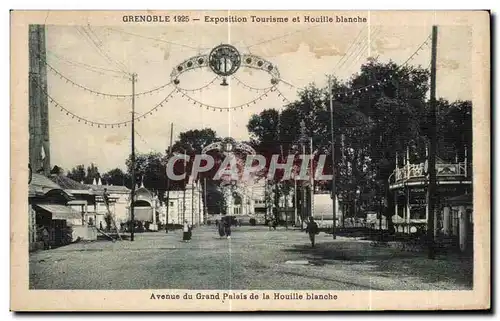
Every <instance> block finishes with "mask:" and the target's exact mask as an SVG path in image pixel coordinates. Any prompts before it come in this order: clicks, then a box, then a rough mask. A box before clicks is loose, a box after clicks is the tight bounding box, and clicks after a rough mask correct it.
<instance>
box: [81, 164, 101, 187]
mask: <svg viewBox="0 0 500 321" xmlns="http://www.w3.org/2000/svg"><path fill="white" fill-rule="evenodd" d="M99 177H101V175H100V174H99V169H98V168H97V166H96V165H94V163H91V164H90V166H88V167H87V175H86V176H85V180H84V182H85V184H92V183H93V182H94V179H95V180H96V183H97V181H98V179H99Z"/></svg>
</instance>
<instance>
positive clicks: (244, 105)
mask: <svg viewBox="0 0 500 321" xmlns="http://www.w3.org/2000/svg"><path fill="white" fill-rule="evenodd" d="M275 89H276V87H275V86H273V87H272V88H270V89H269V90H266V91H265V92H263V93H262V94H261V95H259V96H258V97H257V98H254V99H252V100H251V101H248V102H246V103H243V104H240V105H237V106H230V107H220V106H213V105H209V104H205V103H204V102H201V101H199V100H196V99H194V98H193V97H191V96H189V94H188V93H187V92H184V91H183V90H181V89H177V91H178V92H179V93H180V94H181V95H182V97H183V98H185V99H186V100H187V101H188V102H190V103H193V105H196V106H199V107H201V108H206V109H207V110H212V111H217V110H218V111H220V112H222V111H224V110H225V111H230V110H237V109H243V108H245V107H250V105H252V104H254V105H255V104H257V101H260V100H262V99H263V98H264V97H267V96H268V94H269V93H270V92H272V91H275Z"/></svg>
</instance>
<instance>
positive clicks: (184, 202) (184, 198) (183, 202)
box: [182, 150, 187, 224]
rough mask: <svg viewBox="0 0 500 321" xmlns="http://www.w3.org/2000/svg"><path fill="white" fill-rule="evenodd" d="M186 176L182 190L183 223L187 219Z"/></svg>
mask: <svg viewBox="0 0 500 321" xmlns="http://www.w3.org/2000/svg"><path fill="white" fill-rule="evenodd" d="M184 174H186V150H184ZM186 178H187V176H186V177H185V178H184V188H183V191H182V224H184V222H185V221H186Z"/></svg>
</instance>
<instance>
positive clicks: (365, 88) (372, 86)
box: [279, 35, 431, 103]
mask: <svg viewBox="0 0 500 321" xmlns="http://www.w3.org/2000/svg"><path fill="white" fill-rule="evenodd" d="M429 40H431V35H429V36H428V37H427V38H426V39H425V40H424V42H422V44H421V45H420V46H419V47H418V48H417V49H416V50H415V51H414V52H413V53H412V54H411V55H410V56H409V57H408V59H406V60H405V61H404V62H403V63H402V64H401V65H400V66H399V67H398V68H397V69H396V70H395V71H394V73H397V72H399V71H400V70H401V69H402V68H403V67H405V66H406V65H408V64H409V63H410V61H412V60H413V59H414V58H415V57H416V56H417V55H418V54H419V53H420V51H421V50H422V49H423V48H424V46H426V45H428V44H429ZM393 77H394V74H390V75H388V76H386V77H384V78H382V79H380V80H378V81H376V82H375V83H373V84H370V85H366V86H363V87H359V88H356V89H352V90H349V91H345V92H337V93H333V95H334V96H335V97H337V98H340V97H347V96H354V95H355V94H357V93H361V92H363V91H365V92H366V91H368V90H370V89H375V88H376V87H380V86H383V85H385V84H386V83H388V82H390V81H392V79H393ZM280 82H283V83H285V84H288V85H289V86H290V87H294V88H296V89H298V87H296V86H295V85H293V84H291V83H289V82H286V81H284V80H283V79H280ZM279 93H280V94H281V95H282V96H283V94H282V93H281V92H279ZM283 97H284V96H283ZM284 98H285V99H286V97H284ZM286 100H287V101H288V103H289V102H290V100H289V99H286Z"/></svg>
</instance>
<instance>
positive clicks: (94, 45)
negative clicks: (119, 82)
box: [75, 26, 128, 74]
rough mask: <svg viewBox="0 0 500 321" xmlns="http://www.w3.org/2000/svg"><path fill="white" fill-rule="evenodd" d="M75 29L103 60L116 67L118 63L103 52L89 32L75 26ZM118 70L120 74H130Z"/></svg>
mask: <svg viewBox="0 0 500 321" xmlns="http://www.w3.org/2000/svg"><path fill="white" fill-rule="evenodd" d="M75 29H76V31H78V33H79V34H80V35H81V36H82V37H83V39H85V41H86V42H88V43H89V44H90V45H91V47H92V48H94V51H96V52H97V54H99V55H100V56H101V57H102V58H104V60H106V61H107V62H108V63H109V64H110V65H115V66H116V63H115V62H113V59H111V57H109V56H108V55H107V54H106V53H104V52H103V50H102V49H101V48H100V47H99V45H98V44H97V43H96V42H95V39H93V38H92V37H91V36H90V34H89V32H88V31H87V30H85V28H83V27H82V28H81V30H80V29H79V26H75ZM117 68H118V70H119V71H120V72H122V73H124V74H128V72H126V71H125V70H123V69H121V68H120V67H117ZM118 70H117V71H118Z"/></svg>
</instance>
